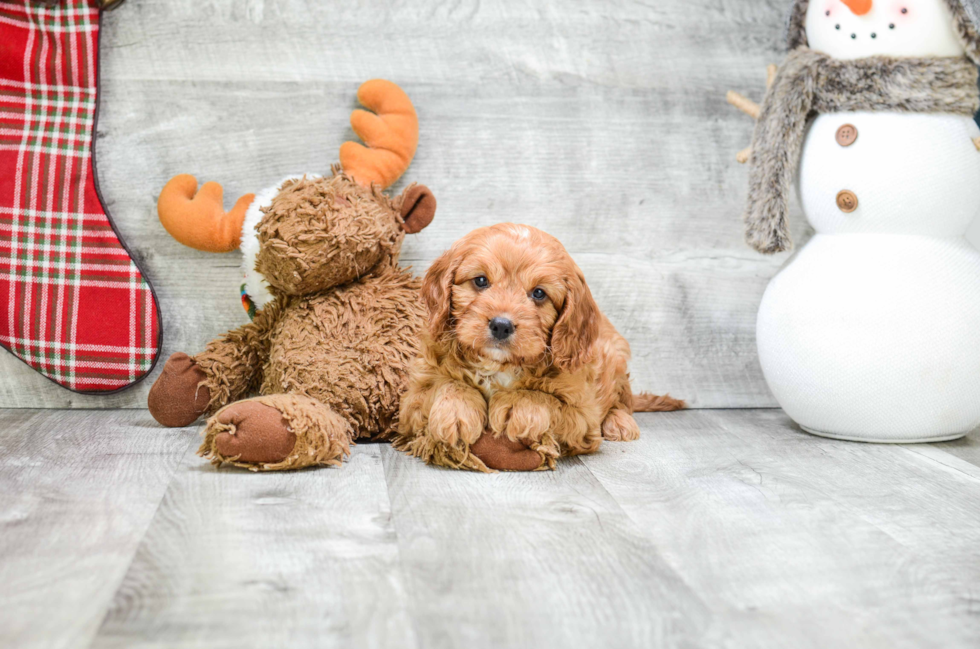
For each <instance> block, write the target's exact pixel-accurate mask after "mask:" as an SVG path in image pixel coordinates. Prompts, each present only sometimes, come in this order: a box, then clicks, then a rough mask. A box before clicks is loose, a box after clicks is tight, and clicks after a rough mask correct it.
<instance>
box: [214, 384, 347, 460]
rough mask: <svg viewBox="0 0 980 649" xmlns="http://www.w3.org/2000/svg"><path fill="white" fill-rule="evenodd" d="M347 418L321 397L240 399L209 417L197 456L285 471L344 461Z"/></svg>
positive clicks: (276, 396) (284, 395)
mask: <svg viewBox="0 0 980 649" xmlns="http://www.w3.org/2000/svg"><path fill="white" fill-rule="evenodd" d="M351 437H352V430H351V427H350V424H349V423H348V422H347V420H346V419H344V418H343V417H341V416H340V415H338V414H337V413H335V412H334V411H333V410H331V409H330V408H329V407H328V406H326V405H324V404H323V403H321V402H320V401H317V400H316V399H312V398H310V397H307V396H303V395H298V394H274V395H270V396H264V397H256V398H254V399H247V400H245V401H236V402H235V403H233V404H231V405H229V406H225V407H224V408H222V409H221V410H219V411H218V412H217V413H216V414H215V415H214V416H213V417H211V419H209V420H208V423H207V426H206V427H205V429H204V442H203V443H202V444H201V448H199V449H198V451H197V454H198V455H200V456H201V457H204V458H207V459H209V460H211V462H212V464H214V465H215V466H220V465H221V464H223V463H228V464H233V465H235V466H238V467H244V468H247V469H251V470H252V471H282V470H286V469H302V468H304V467H308V466H318V465H339V464H340V463H341V462H342V461H343V459H344V457H345V456H347V455H349V454H350V443H351Z"/></svg>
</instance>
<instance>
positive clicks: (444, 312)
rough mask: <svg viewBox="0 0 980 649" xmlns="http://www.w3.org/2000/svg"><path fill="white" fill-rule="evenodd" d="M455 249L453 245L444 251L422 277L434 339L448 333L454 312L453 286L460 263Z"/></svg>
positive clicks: (423, 292) (423, 294)
mask: <svg viewBox="0 0 980 649" xmlns="http://www.w3.org/2000/svg"><path fill="white" fill-rule="evenodd" d="M455 250H456V247H455V246H453V247H452V248H450V249H449V250H447V251H446V252H444V253H442V256H441V257H439V258H438V259H436V260H435V262H433V264H432V266H431V267H430V268H429V270H428V271H427V272H426V273H425V277H424V278H422V298H423V299H424V300H425V306H426V307H427V308H428V310H429V332H430V333H431V334H432V338H433V339H438V338H439V337H441V336H442V335H443V334H444V333H446V331H447V329H448V328H449V318H450V317H451V316H452V312H453V286H454V285H455V283H456V270H457V269H458V268H459V264H460V262H459V259H457V256H456V252H455Z"/></svg>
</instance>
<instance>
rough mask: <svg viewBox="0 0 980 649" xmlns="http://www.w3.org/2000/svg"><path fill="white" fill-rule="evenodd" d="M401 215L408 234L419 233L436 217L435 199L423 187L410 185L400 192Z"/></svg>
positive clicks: (426, 188) (427, 189)
mask: <svg viewBox="0 0 980 649" xmlns="http://www.w3.org/2000/svg"><path fill="white" fill-rule="evenodd" d="M401 199H402V204H401V215H402V221H403V222H404V225H403V226H402V227H403V229H404V230H405V232H407V233H408V234H416V233H417V232H421V231H422V230H424V229H425V228H426V226H428V225H429V224H430V223H432V219H434V218H435V216H436V197H435V196H434V195H433V194H432V192H431V191H430V190H429V188H428V187H426V186H425V185H412V186H411V187H409V188H408V189H406V190H405V191H404V192H402V196H401Z"/></svg>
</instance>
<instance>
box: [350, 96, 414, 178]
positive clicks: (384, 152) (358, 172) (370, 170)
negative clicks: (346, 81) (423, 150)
mask: <svg viewBox="0 0 980 649" xmlns="http://www.w3.org/2000/svg"><path fill="white" fill-rule="evenodd" d="M357 99H358V101H360V102H361V104H362V105H363V106H365V107H366V108H369V109H370V110H372V111H374V112H373V113H369V112H368V111H366V110H360V109H358V110H355V111H354V112H353V113H351V116H350V125H351V127H353V129H354V132H355V133H357V136H358V137H359V138H361V139H362V140H364V142H365V144H367V146H366V147H365V146H363V145H361V144H358V143H357V142H344V144H343V145H342V146H341V147H340V166H341V167H343V169H344V171H345V172H346V173H347V174H349V175H350V176H351V177H353V178H354V179H355V180H356V181H357V182H358V183H360V184H362V185H367V186H370V185H372V184H373V183H377V184H379V185H381V186H382V187H388V186H389V185H391V184H392V183H394V182H395V181H396V180H398V179H399V178H400V177H401V175H402V174H403V173H405V170H407V169H408V165H409V164H411V162H412V158H413V157H415V149H416V147H418V144H419V118H418V115H416V114H415V107H414V106H412V101H411V100H410V99H409V98H408V95H406V94H405V91H403V90H402V89H401V88H399V87H398V86H396V85H395V84H393V83H392V82H390V81H385V80H384V79H373V80H371V81H366V82H365V83H363V84H361V87H360V88H358V90H357Z"/></svg>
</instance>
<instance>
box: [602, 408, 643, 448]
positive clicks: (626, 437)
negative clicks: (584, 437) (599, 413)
mask: <svg viewBox="0 0 980 649" xmlns="http://www.w3.org/2000/svg"><path fill="white" fill-rule="evenodd" d="M602 437H603V439H608V440H609V441H610V442H632V441H635V440H638V439H640V427H639V426H638V425H637V424H636V420H635V419H633V415H631V414H630V413H628V412H627V411H625V410H611V411H610V412H609V414H608V415H606V419H605V420H604V421H603V422H602Z"/></svg>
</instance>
